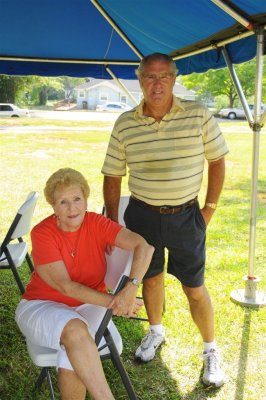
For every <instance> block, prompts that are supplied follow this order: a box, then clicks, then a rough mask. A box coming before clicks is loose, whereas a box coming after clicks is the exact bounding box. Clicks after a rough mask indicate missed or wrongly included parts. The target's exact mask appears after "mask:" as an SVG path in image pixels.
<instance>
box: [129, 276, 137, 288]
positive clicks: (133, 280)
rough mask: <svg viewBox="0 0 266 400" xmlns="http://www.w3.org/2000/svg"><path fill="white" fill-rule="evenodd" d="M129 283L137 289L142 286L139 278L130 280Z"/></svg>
mask: <svg viewBox="0 0 266 400" xmlns="http://www.w3.org/2000/svg"><path fill="white" fill-rule="evenodd" d="M128 281H129V282H131V283H132V284H133V285H135V286H137V287H139V286H140V281H139V280H138V279H137V278H129V279H128Z"/></svg>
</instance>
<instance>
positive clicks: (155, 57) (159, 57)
mask: <svg viewBox="0 0 266 400" xmlns="http://www.w3.org/2000/svg"><path fill="white" fill-rule="evenodd" d="M150 61H165V62H167V63H168V64H169V65H170V66H171V68H172V70H173V73H174V74H175V75H177V73H178V69H177V67H176V63H175V62H174V60H173V59H172V58H171V57H170V56H168V55H167V54H163V53H152V54H149V55H148V56H145V57H143V59H142V60H141V62H140V64H139V66H138V68H137V69H136V71H135V72H136V75H137V77H138V78H139V77H140V76H141V75H142V73H143V69H144V66H145V65H146V64H147V63H148V62H150Z"/></svg>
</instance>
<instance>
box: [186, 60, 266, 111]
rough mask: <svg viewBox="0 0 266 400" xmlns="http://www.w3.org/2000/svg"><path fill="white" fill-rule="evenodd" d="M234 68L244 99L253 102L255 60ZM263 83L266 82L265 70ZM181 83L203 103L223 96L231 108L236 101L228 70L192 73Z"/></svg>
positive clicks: (236, 96)
mask: <svg viewBox="0 0 266 400" xmlns="http://www.w3.org/2000/svg"><path fill="white" fill-rule="evenodd" d="M264 64H265V57H264ZM234 68H235V70H236V73H237V76H238V78H239V81H240V83H241V86H242V89H243V92H244V94H245V96H246V98H250V100H251V101H253V97H254V93H255V83H254V82H255V74H256V63H255V60H251V61H248V62H246V63H243V64H239V65H235V66H234ZM264 81H266V71H265V68H264ZM182 82H183V84H184V85H185V86H186V87H187V88H188V89H193V90H196V91H197V94H198V95H199V97H200V98H201V99H202V100H204V101H206V100H208V99H209V98H210V97H217V96H220V95H224V96H226V98H227V100H228V104H227V105H228V106H229V107H233V106H234V104H235V102H236V100H237V99H238V94H237V92H236V89H235V86H234V84H233V82H232V80H231V77H230V74H229V71H228V68H223V69H220V70H209V71H207V72H204V73H201V74H197V73H193V74H191V75H187V76H184V77H182Z"/></svg>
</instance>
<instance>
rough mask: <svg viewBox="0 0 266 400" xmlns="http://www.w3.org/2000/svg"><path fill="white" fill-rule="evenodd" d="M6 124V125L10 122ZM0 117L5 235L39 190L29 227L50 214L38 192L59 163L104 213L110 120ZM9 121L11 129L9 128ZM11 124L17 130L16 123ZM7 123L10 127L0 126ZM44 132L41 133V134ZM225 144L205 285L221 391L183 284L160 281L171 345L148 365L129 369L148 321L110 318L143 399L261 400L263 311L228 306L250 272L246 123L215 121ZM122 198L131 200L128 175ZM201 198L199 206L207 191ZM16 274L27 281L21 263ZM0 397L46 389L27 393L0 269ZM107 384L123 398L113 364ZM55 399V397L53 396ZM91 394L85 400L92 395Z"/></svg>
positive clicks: (263, 156)
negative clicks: (206, 372) (209, 374)
mask: <svg viewBox="0 0 266 400" xmlns="http://www.w3.org/2000/svg"><path fill="white" fill-rule="evenodd" d="M6 121H7V120H6ZM6 121H5V120H0V140H1V168H0V179H1V189H2V190H1V193H2V194H1V203H0V218H1V219H0V220H1V224H0V233H1V238H3V236H4V234H5V232H6V230H7V228H8V226H9V224H10V223H11V220H12V218H13V216H14V213H15V211H16V209H17V208H18V207H19V205H20V204H21V203H22V201H23V200H24V199H25V197H26V196H27V194H28V193H29V192H30V191H32V190H36V191H39V192H40V198H39V200H38V203H37V207H36V211H35V214H34V218H33V224H35V223H37V222H38V221H39V220H40V219H42V218H43V217H45V216H47V215H48V214H49V213H50V212H51V209H50V207H49V206H48V205H47V204H46V202H45V200H44V196H43V193H42V190H43V187H44V184H45V182H46V180H47V178H48V177H49V176H50V174H51V173H52V172H54V171H55V170H56V169H58V168H60V167H65V166H69V167H73V168H76V169H78V170H80V171H81V172H82V173H83V174H84V175H85V176H86V177H87V179H88V181H89V184H90V186H91V196H90V199H89V208H90V209H91V210H93V211H96V212H101V209H102V176H101V173H100V170H101V166H102V163H103V159H104V155H105V151H106V147H107V143H108V139H109V136H110V132H111V125H110V123H107V122H84V121H83V122H80V123H76V122H72V121H65V122H63V121H60V122H59V121H56V122H55V121H46V120H33V119H27V120H21V119H19V120H16V121H13V120H12V123H11V120H8V122H6ZM8 123H9V124H10V129H9V128H8V127H7V124H8ZM15 125H16V126H17V127H16V129H13V128H12V127H13V126H15ZM4 126H5V128H6V129H2V128H3V127H4ZM43 126H45V127H46V128H45V129H42V128H43ZM221 128H222V130H223V131H224V134H225V138H226V140H227V142H228V145H229V148H230V154H229V155H228V156H227V157H226V169H227V172H226V180H225V185H224V190H223V193H222V196H221V199H220V202H219V207H218V210H217V212H216V214H215V216H214V218H213V220H212V222H211V224H210V226H209V228H208V235H207V265H206V284H207V286H208V288H209V292H210V294H211V296H212V299H213V304H214V307H215V310H216V314H215V320H216V339H217V342H218V344H219V346H220V348H221V351H222V355H223V365H224V369H225V372H226V375H227V382H226V384H225V385H224V386H223V387H222V388H220V389H210V388H206V387H204V386H203V385H202V384H201V382H200V374H201V367H202V360H201V351H202V344H201V339H200V336H199V334H198V332H197V330H196V328H195V326H194V324H193V323H192V322H191V318H190V316H189V312H188V306H187V303H186V301H185V298H184V295H183V294H182V291H181V288H180V285H179V283H178V282H177V281H176V280H175V279H173V278H172V277H171V276H167V275H166V278H165V287H166V312H165V315H164V324H165V327H166V333H167V343H166V345H165V346H163V347H162V349H161V351H160V352H159V354H158V356H157V357H156V359H155V360H153V361H152V362H150V363H148V364H145V365H138V364H135V363H134V361H133V355H134V350H135V348H136V347H137V346H138V344H139V342H140V340H141V338H142V336H143V334H144V332H145V331H146V329H147V323H145V322H138V321H128V320H124V319H122V318H119V319H116V323H117V326H118V328H119V330H120V332H121V334H122V336H123V341H124V352H123V359H124V362H125V366H126V368H127V370H128V372H129V374H130V377H131V379H132V382H133V385H134V387H135V389H136V392H137V393H138V396H139V399H140V400H168V399H169V400H181V399H182V400H207V399H215V400H266V381H265V376H266V348H265V347H266V346H265V344H266V308H258V309H252V308H248V307H242V306H240V305H236V304H234V303H233V302H232V301H231V300H230V293H231V292H232V291H233V290H234V289H237V288H243V287H244V281H243V277H244V275H246V273H247V270H248V237H249V218H250V190H251V182H250V179H251V163H252V135H251V134H249V133H248V130H247V124H246V122H234V123H227V122H225V123H221ZM265 150H266V130H265V129H264V131H263V134H262V135H261V151H260V163H259V180H258V211H257V232H256V233H257V235H256V265H255V274H256V275H258V276H260V278H261V282H260V284H259V289H260V290H262V291H264V293H266V269H265V265H266V252H265V236H266V235H265V232H266V151H265ZM123 181H124V182H123V190H122V191H123V194H127V193H128V191H127V185H126V179H124V180H123ZM205 181H206V177H205V179H204V185H203V190H202V192H201V194H200V201H201V202H202V201H203V196H204V187H205ZM21 276H22V277H23V279H24V281H25V282H26V281H27V280H28V278H29V272H28V270H27V266H26V265H23V266H22V268H21ZM0 277H1V279H0V320H1V321H0V399H2V400H28V399H34V400H35V399H40V400H44V399H48V398H49V393H48V390H47V387H46V386H44V387H43V389H42V391H41V393H40V394H38V395H37V394H36V393H35V394H34V395H32V387H33V383H34V380H35V379H36V377H37V374H38V369H37V368H36V367H34V366H33V364H32V363H31V361H30V360H29V358H28V355H27V352H26V349H25V343H24V339H23V337H22V335H21V334H20V332H19V331H18V329H17V327H16V324H15V322H14V310H15V307H16V304H17V302H18V301H19V297H20V296H19V293H18V289H17V287H16V284H15V283H14V280H13V278H12V276H11V273H10V271H1V272H0ZM104 368H105V371H106V376H107V379H108V381H109V383H110V385H111V388H112V390H113V393H114V396H115V398H116V399H117V400H124V399H127V396H126V394H125V391H124V389H123V386H122V384H121V382H120V378H119V377H118V376H117V374H116V373H115V372H114V370H113V367H112V365H111V363H109V362H108V361H107V362H105V363H104ZM57 398H58V399H59V397H57ZM88 398H89V397H88Z"/></svg>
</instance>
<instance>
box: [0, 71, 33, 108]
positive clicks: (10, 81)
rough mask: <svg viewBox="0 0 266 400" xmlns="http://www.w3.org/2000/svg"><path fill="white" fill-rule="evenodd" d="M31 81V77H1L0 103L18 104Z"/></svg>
mask: <svg viewBox="0 0 266 400" xmlns="http://www.w3.org/2000/svg"><path fill="white" fill-rule="evenodd" d="M30 81H31V77H21V76H8V75H0V102H2V103H16V102H17V100H18V98H19V94H20V93H22V92H23V91H25V90H27V87H28V85H29V82H30Z"/></svg>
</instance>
